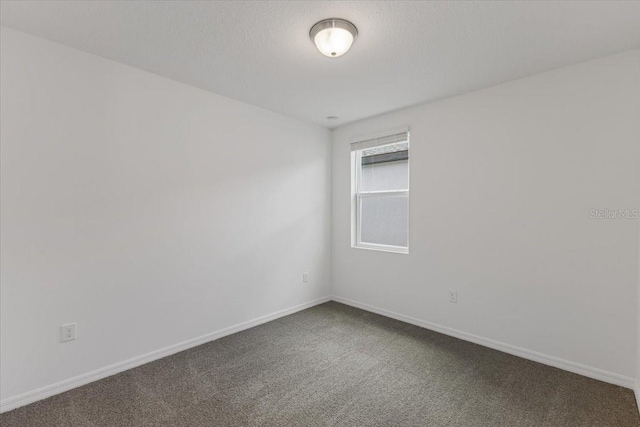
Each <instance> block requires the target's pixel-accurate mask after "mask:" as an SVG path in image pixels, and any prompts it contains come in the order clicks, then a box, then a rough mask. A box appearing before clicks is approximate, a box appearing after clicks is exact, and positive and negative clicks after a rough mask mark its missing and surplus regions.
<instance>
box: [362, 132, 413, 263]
mask: <svg viewBox="0 0 640 427" xmlns="http://www.w3.org/2000/svg"><path fill="white" fill-rule="evenodd" d="M402 133H406V135H407V138H406V141H407V143H408V144H409V159H408V160H407V189H406V190H384V191H361V190H360V184H361V182H362V177H361V175H362V149H363V148H359V147H358V145H359V144H362V143H367V142H369V141H374V140H384V139H385V138H388V137H391V136H394V135H398V134H402ZM409 140H410V135H409V128H408V127H405V128H400V129H395V130H391V131H387V132H382V133H378V134H374V135H368V136H364V137H360V138H357V139H356V140H355V141H354V142H352V143H351V147H352V148H351V247H352V248H356V249H370V250H377V251H384V252H396V253H402V254H408V253H409V218H408V216H409V212H410V209H408V207H409V202H410V196H409V189H410V185H411V184H410V179H409V178H410V176H411V174H410V167H411V143H410V141H409ZM392 143H393V142H389V143H384V142H381V143H380V144H375V143H374V145H373V146H383V145H387V144H392ZM393 196H407V246H406V247H404V246H393V245H384V244H379V243H367V242H362V241H361V240H360V235H361V225H362V224H361V220H360V218H361V214H362V200H363V199H366V198H372V197H393Z"/></svg>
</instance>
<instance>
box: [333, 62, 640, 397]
mask: <svg viewBox="0 0 640 427" xmlns="http://www.w3.org/2000/svg"><path fill="white" fill-rule="evenodd" d="M638 117H640V50H635V51H628V52H625V53H622V54H619V55H615V56H610V57H606V58H601V59H598V60H595V61H591V62H586V63H582V64H578V65H575V66H571V67H567V68H563V69H558V70H555V71H551V72H548V73H544V74H540V75H536V76H533V77H529V78H526V79H522V80H518V81H514V82H510V83H507V84H503V85H499V86H495V87H491V88H488V89H485V90H481V91H477V92H473V93H469V94H465V95H462V96H457V97H454V98H450V99H447V100H443V101H439V102H435V103H432V104H428V105H422V106H417V107H413V108H408V109H404V110H401V111H397V112H393V113H390V114H385V115H381V116H378V117H373V118H370V119H366V120H362V121H359V122H356V123H353V124H349V125H345V126H342V127H339V128H338V129H336V130H334V134H333V139H334V141H333V243H332V244H333V252H332V257H333V267H332V274H333V287H334V294H335V295H337V296H339V297H342V298H346V299H350V300H352V301H355V302H358V303H361V304H368V305H370V306H373V307H377V308H381V309H384V310H387V311H390V312H394V313H397V314H401V315H404V316H410V317H413V318H415V319H418V320H421V321H425V322H431V323H434V324H438V325H442V326H445V327H448V328H453V329H455V330H457V331H462V332H465V333H468V334H475V335H477V336H479V337H482V338H488V339H491V340H495V341H498V342H501V343H506V344H509V345H512V346H517V347H520V348H521V349H525V350H529V351H535V352H539V353H542V354H543V355H546V356H551V357H555V358H560V359H563V360H565V361H569V362H572V363H574V364H575V363H578V364H581V365H586V366H587V367H591V368H598V369H601V370H604V371H606V373H612V376H611V377H610V378H609V379H612V378H613V379H617V380H619V382H620V383H625V384H627V385H628V386H629V387H630V386H631V385H632V383H633V378H634V377H635V370H636V358H635V355H636V341H637V339H638V337H637V334H636V329H637V325H638V319H637V310H638V307H637V292H638V289H637V288H638V283H637V275H638V272H637V270H638V256H637V246H638V221H634V220H629V219H618V220H595V219H591V218H590V212H589V211H590V210H591V209H605V208H608V209H634V208H635V207H637V206H638V203H639V200H638V199H639V197H640V186H639V183H638V180H637V175H636V168H637V167H638V164H637V159H638V156H639V155H640V153H639V149H640V144H639V141H640V126H639V122H638ZM407 125H408V126H410V131H411V152H410V157H411V172H410V173H411V200H410V227H409V230H410V238H409V247H410V254H409V255H403V254H394V253H386V252H375V251H370V250H362V249H354V248H351V247H350V233H349V227H350V220H349V218H350V212H349V210H350V177H349V173H350V163H349V142H352V141H353V140H355V139H357V137H358V136H359V135H366V134H371V133H377V132H381V131H384V130H387V129H395V128H398V127H402V126H407ZM450 289H452V290H457V291H458V300H459V302H458V303H457V304H452V303H449V302H448V290H450ZM556 360H557V359H556ZM594 372H596V370H594Z"/></svg>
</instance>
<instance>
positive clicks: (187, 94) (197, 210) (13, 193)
mask: <svg viewBox="0 0 640 427" xmlns="http://www.w3.org/2000/svg"><path fill="white" fill-rule="evenodd" d="M1 38H2V45H1V50H2V57H1V63H2V69H1V73H2V74H1V75H2V78H1V81H2V86H1V90H2V105H1V108H2V110H1V120H2V130H1V132H2V133H1V139H2V152H1V154H2V163H1V170H2V176H1V179H2V181H1V182H2V187H1V195H2V208H1V209H2V210H1V216H2V223H1V230H2V234H1V254H2V273H1V283H2V286H1V292H2V294H1V298H2V306H1V313H2V315H1V316H2V317H1V325H2V328H1V349H2V350H1V372H0V377H1V383H0V388H1V398H2V400H6V399H8V398H10V397H14V396H16V395H18V394H20V393H23V392H28V391H31V390H33V389H35V388H37V387H41V386H46V385H49V384H52V383H55V382H57V381H61V380H65V379H68V378H71V377H74V376H76V375H80V374H83V373H87V372H90V371H93V370H95V369H98V368H102V367H105V366H107V365H110V364H113V363H116V362H121V361H123V360H126V359H129V358H132V357H135V356H139V355H142V354H145V353H147V352H150V351H154V350H157V349H160V348H163V347H166V346H169V345H172V344H176V343H179V342H182V341H185V340H188V339H191V338H195V337H198V336H201V335H203V334H207V333H210V332H213V331H217V330H220V329H222V328H225V327H229V326H231V325H236V324H238V323H240V322H243V321H247V320H250V319H254V318H256V317H258V316H262V315H266V314H269V313H272V312H275V311H278V310H282V309H285V308H288V307H292V306H295V305H297V304H301V303H304V302H308V301H311V300H314V299H317V298H319V297H323V296H326V295H329V294H330V290H331V289H330V255H329V254H330V213H331V212H330V206H331V200H330V191H331V188H330V186H331V185H330V182H331V177H330V172H331V170H330V155H331V144H330V132H329V131H328V130H326V129H323V128H320V127H317V126H314V125H309V124H304V123H302V122H300V121H297V120H293V119H290V118H286V117H284V116H281V115H278V114H275V113H271V112H268V111H265V110H262V109H259V108H255V107H252V106H248V105H246V104H242V103H240V102H236V101H233V100H230V99H227V98H224V97H221V96H217V95H214V94H211V93H208V92H204V91H202V90H199V89H195V88H192V87H189V86H186V85H183V84H180V83H177V82H174V81H171V80H168V79H165V78H161V77H158V76H155V75H152V74H149V73H146V72H143V71H140V70H137V69H134V68H130V67H128V66H124V65H121V64H117V63H114V62H110V61H107V60H105V59H102V58H99V57H96V56H92V55H89V54H86V53H83V52H80V51H77V50H73V49H70V48H67V47H64V46H61V45H58V44H54V43H51V42H48V41H45V40H43V39H39V38H35V37H32V36H28V35H26V34H23V33H19V32H16V31H13V30H9V29H6V28H3V29H2V37H1ZM283 84H286V82H283ZM303 271H308V272H309V274H310V283H307V284H302V283H301V279H302V272H303ZM65 322H77V323H78V339H77V340H76V341H73V342H69V343H65V344H62V343H61V342H60V325H61V324H63V323H65Z"/></svg>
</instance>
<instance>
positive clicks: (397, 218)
mask: <svg viewBox="0 0 640 427" xmlns="http://www.w3.org/2000/svg"><path fill="white" fill-rule="evenodd" d="M360 204H361V211H360V215H361V216H360V241H361V242H362V243H374V244H380V245H391V246H403V247H407V246H408V245H407V244H408V239H407V225H408V224H407V222H408V211H409V209H408V205H409V197H408V196H406V195H393V196H380V197H363V198H361V199H360Z"/></svg>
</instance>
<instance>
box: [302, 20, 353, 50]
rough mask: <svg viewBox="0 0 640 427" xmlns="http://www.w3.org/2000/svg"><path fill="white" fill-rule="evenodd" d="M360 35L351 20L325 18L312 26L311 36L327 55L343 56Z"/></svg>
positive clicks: (319, 48)
mask: <svg viewBox="0 0 640 427" xmlns="http://www.w3.org/2000/svg"><path fill="white" fill-rule="evenodd" d="M356 37H358V29H357V28H356V26H355V25H353V24H352V23H351V22H349V21H345V20H344V19H339V18H330V19H323V20H322V21H320V22H318V23H316V24H315V25H314V26H313V27H311V31H309V38H311V41H312V42H313V43H315V45H316V47H317V48H318V50H319V51H320V53H322V54H323V55H325V56H328V57H329V58H337V57H338V56H342V55H344V54H345V53H347V51H348V50H349V48H351V45H352V44H353V42H354V41H355V40H356Z"/></svg>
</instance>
